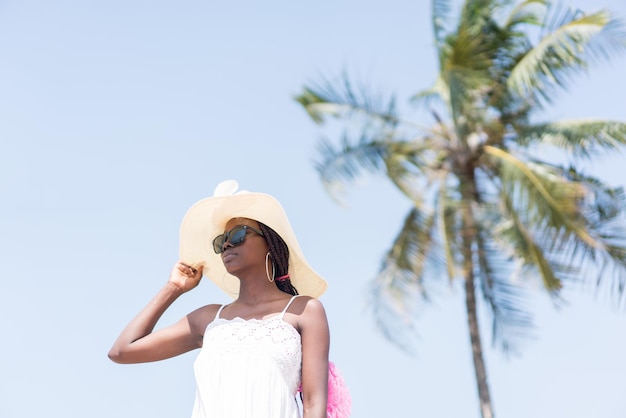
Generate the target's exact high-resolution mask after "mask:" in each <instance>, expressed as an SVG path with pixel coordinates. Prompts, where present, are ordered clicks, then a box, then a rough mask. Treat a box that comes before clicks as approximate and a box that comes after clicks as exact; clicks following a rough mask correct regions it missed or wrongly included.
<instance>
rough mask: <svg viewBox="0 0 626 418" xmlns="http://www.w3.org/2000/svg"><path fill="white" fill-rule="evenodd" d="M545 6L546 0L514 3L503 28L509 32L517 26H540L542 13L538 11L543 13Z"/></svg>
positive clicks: (527, 0) (528, 0)
mask: <svg viewBox="0 0 626 418" xmlns="http://www.w3.org/2000/svg"><path fill="white" fill-rule="evenodd" d="M547 4H548V2H547V1H546V0H525V1H520V2H519V3H516V4H515V6H514V7H513V9H512V10H511V12H510V13H509V15H508V17H507V19H506V21H505V23H504V27H505V28H507V29H508V30H511V29H513V28H515V27H517V26H519V25H533V26H539V25H541V22H542V15H543V13H540V11H543V9H544V6H546V5H547ZM538 6H539V7H538Z"/></svg>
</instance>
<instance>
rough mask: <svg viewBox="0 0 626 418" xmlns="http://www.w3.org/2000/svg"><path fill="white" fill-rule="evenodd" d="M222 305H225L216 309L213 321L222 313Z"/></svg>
mask: <svg viewBox="0 0 626 418" xmlns="http://www.w3.org/2000/svg"><path fill="white" fill-rule="evenodd" d="M224 306H226V305H222V306H220V308H219V309H218V310H217V313H216V314H215V318H213V320H214V321H215V320H216V319H219V317H220V314H221V313H222V309H224Z"/></svg>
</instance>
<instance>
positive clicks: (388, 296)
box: [369, 208, 441, 353]
mask: <svg viewBox="0 0 626 418" xmlns="http://www.w3.org/2000/svg"><path fill="white" fill-rule="evenodd" d="M434 219H435V218H434V216H433V214H428V213H425V212H423V211H421V210H419V209H417V208H413V209H412V210H411V211H410V212H409V214H408V215H407V217H406V218H405V220H404V223H403V226H402V229H401V230H400V233H399V234H398V236H397V237H396V238H395V240H394V243H393V245H392V247H391V249H390V250H389V251H388V253H387V255H386V256H385V259H384V261H383V264H382V267H381V270H380V272H379V274H378V275H377V276H376V278H375V279H374V281H373V282H372V285H371V293H370V302H371V303H369V306H370V307H371V309H372V313H373V315H374V318H375V319H376V323H377V325H378V327H379V329H380V331H381V332H382V333H383V335H384V336H385V337H386V338H387V339H388V340H389V341H391V342H393V343H394V344H396V345H397V346H398V347H400V348H402V349H403V350H405V351H407V352H408V353H412V352H413V350H414V341H415V340H414V339H415V337H416V335H417V334H416V329H417V328H416V325H415V321H416V319H417V318H418V317H419V313H420V311H421V308H422V307H423V305H424V303H425V302H427V301H428V300H429V296H428V292H427V290H426V286H425V283H424V278H425V277H427V276H429V275H430V274H432V273H433V272H434V270H433V269H437V268H440V267H441V265H440V264H439V265H437V264H436V263H435V262H434V260H436V259H437V257H435V258H433V252H434V251H435V248H436V243H435V241H434V237H435V235H434V234H433V228H434V225H435V222H434Z"/></svg>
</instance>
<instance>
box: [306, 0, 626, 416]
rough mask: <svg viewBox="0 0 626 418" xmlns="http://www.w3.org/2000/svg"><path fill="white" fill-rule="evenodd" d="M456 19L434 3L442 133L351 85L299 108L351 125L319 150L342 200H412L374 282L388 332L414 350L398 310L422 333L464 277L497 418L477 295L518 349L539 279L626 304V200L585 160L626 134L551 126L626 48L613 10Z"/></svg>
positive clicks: (540, 1)
mask: <svg viewBox="0 0 626 418" xmlns="http://www.w3.org/2000/svg"><path fill="white" fill-rule="evenodd" d="M450 12H451V10H450V4H449V1H446V0H433V1H432V22H433V30H434V40H435V46H436V53H437V58H438V63H439V74H438V78H437V80H436V81H435V82H434V84H433V85H432V86H431V87H430V88H428V89H426V90H424V91H421V92H420V93H418V94H415V95H414V96H413V97H412V99H411V101H412V102H413V103H414V104H417V105H421V106H427V109H428V111H429V113H428V114H430V115H432V124H429V126H427V127H424V126H422V125H420V124H419V123H417V121H414V120H410V119H406V118H403V117H401V116H400V112H399V111H398V110H397V106H396V101H395V99H394V98H393V97H391V98H389V99H385V100H383V99H380V98H377V97H374V96H373V95H372V94H370V93H368V92H367V89H365V88H355V87H354V86H353V83H352V82H351V81H350V79H349V77H348V76H342V77H341V78H340V81H339V83H335V82H334V81H333V80H331V79H330V78H324V79H322V80H321V81H320V82H319V83H318V84H315V85H310V86H305V87H304V88H303V90H302V92H301V93H300V94H299V95H298V96H297V98H296V99H297V101H298V102H299V103H300V104H301V105H302V106H303V107H304V108H305V109H306V111H307V112H308V114H309V115H310V117H311V118H312V119H313V120H314V121H315V122H317V123H320V124H325V123H327V122H330V121H331V120H334V121H335V123H338V124H339V126H340V127H342V130H343V134H342V135H340V136H341V138H340V139H339V143H338V144H337V145H335V144H334V143H333V142H332V141H330V140H327V139H324V140H322V141H321V143H320V145H321V152H320V159H319V161H318V163H317V170H318V171H319V174H320V175H321V178H322V181H323V183H324V184H325V186H327V188H328V190H329V191H330V192H331V194H334V193H335V192H336V189H335V187H336V186H342V185H343V184H345V183H346V182H350V181H351V180H354V179H355V178H356V177H358V176H360V175H362V174H363V173H364V172H375V173H383V174H384V175H386V176H387V178H388V179H389V180H391V182H392V183H393V185H395V187H397V188H398V189H399V190H400V191H401V193H402V194H403V195H405V196H406V197H407V198H408V199H409V200H410V201H411V202H412V206H411V210H410V211H409V213H408V214H407V216H406V218H405V219H404V221H403V223H402V227H401V230H400V232H399V234H398V235H397V237H396V238H395V241H394V242H393V244H392V246H391V248H390V249H389V251H388V252H387V254H386V256H385V257H384V260H382V265H381V268H380V271H379V272H378V274H377V275H376V277H375V278H374V280H373V283H372V290H373V291H372V292H371V294H372V298H373V306H374V307H375V308H374V316H375V318H376V320H377V323H378V324H379V325H380V328H381V330H382V331H383V333H384V334H385V336H386V337H387V338H389V339H390V340H391V341H393V342H394V343H397V344H398V345H400V346H401V347H403V348H405V349H407V344H406V342H407V341H406V339H405V338H404V337H398V336H397V335H398V334H397V333H396V332H392V330H391V325H390V324H391V322H392V321H388V319H389V318H390V316H389V315H392V316H393V317H396V318H397V317H398V316H400V317H402V319H403V320H404V322H403V323H404V324H405V326H406V327H407V328H406V329H409V330H412V329H414V327H415V318H416V316H415V307H416V306H418V305H419V304H420V303H421V301H422V300H424V298H427V297H428V296H429V292H428V287H429V286H428V283H432V279H437V278H441V277H446V280H448V279H449V280H461V281H462V282H463V287H464V290H465V306H466V311H467V321H468V329H469V337H470V341H471V350H472V355H473V363H474V370H475V378H476V383H477V388H478V395H479V403H480V410H481V415H482V417H483V418H491V417H493V416H494V414H493V409H492V405H491V399H490V394H489V387H488V384H487V371H486V367H485V364H484V360H483V348H482V339H481V335H480V327H479V324H478V318H477V300H479V301H480V300H482V301H484V302H485V304H486V306H487V307H488V312H489V313H490V314H491V315H490V316H491V319H492V327H491V331H492V337H493V340H494V342H496V343H498V344H499V345H500V347H501V348H502V349H504V350H505V351H508V350H512V349H516V348H518V347H519V343H520V342H521V341H522V340H524V339H525V338H526V337H528V336H529V332H528V331H529V330H530V329H531V328H532V316H531V314H530V312H529V310H528V308H527V307H526V306H525V304H524V300H523V295H524V289H525V285H527V284H528V282H540V283H541V284H542V285H543V288H544V289H545V290H546V291H547V292H548V293H549V294H550V295H552V296H553V297H554V299H555V300H558V299H559V296H560V290H561V289H562V287H563V286H564V285H565V284H568V283H571V282H573V281H574V280H578V279H580V278H585V279H588V280H592V281H593V282H592V283H593V285H594V287H596V286H601V285H604V284H607V285H608V287H607V289H609V291H610V295H612V296H613V297H614V300H615V301H616V302H617V303H621V302H622V296H623V295H624V292H623V289H624V285H625V284H626V228H625V224H624V222H623V221H624V218H623V215H624V212H623V209H624V203H625V202H626V200H625V196H624V193H623V191H622V190H621V189H620V188H611V187H609V186H608V185H606V184H604V183H603V182H602V181H601V180H599V179H597V178H594V177H593V176H590V175H587V174H585V173H584V172H583V170H581V169H580V166H579V167H576V165H577V163H579V162H582V161H584V160H585V159H590V158H591V157H593V156H595V155H598V154H599V153H600V152H603V151H610V150H614V149H618V148H621V147H622V146H623V145H625V144H626V124H625V123H621V122H616V121H606V120H559V121H543V120H541V118H540V116H541V111H542V110H543V109H544V108H545V107H546V106H547V105H550V104H551V102H552V100H553V98H554V97H555V96H556V94H557V93H558V92H559V91H561V90H565V89H566V88H567V87H568V82H569V81H570V79H571V76H573V75H575V74H577V73H580V72H582V71H584V70H586V69H587V67H588V65H589V64H591V63H593V62H595V61H598V60H599V59H602V58H607V57H608V56H609V54H610V53H612V52H615V51H617V52H623V51H624V49H625V46H626V43H625V42H624V39H626V38H625V37H624V31H623V30H624V26H622V25H621V24H620V23H619V22H618V21H617V20H616V19H615V18H614V17H612V15H611V14H610V12H608V11H604V10H603V11H598V12H594V13H584V12H581V11H571V10H569V9H567V8H565V7H560V6H558V5H552V4H549V3H548V2H547V1H544V0H522V1H518V2H513V1H511V0H509V1H507V0H465V1H464V3H463V5H462V7H461V9H460V11H459V13H458V21H457V24H456V26H455V27H453V28H447V27H446V26H445V25H444V22H449V21H450V20H449V14H450ZM334 126H335V125H333V127H334ZM551 155H552V156H553V157H554V156H557V155H558V156H559V158H549V157H550V156H551ZM550 160H552V161H550ZM556 160H565V162H563V161H561V162H559V161H556ZM589 278H591V279H589ZM394 331H395V330H394Z"/></svg>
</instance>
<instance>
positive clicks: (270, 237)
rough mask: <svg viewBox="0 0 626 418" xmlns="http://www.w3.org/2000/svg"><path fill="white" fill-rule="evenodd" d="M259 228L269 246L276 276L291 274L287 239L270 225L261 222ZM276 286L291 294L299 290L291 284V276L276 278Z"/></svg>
mask: <svg viewBox="0 0 626 418" xmlns="http://www.w3.org/2000/svg"><path fill="white" fill-rule="evenodd" d="M259 228H260V229H261V231H262V232H263V235H264V236H265V241H267V246H268V247H269V251H270V257H272V262H273V263H274V267H275V269H276V270H275V272H276V273H275V276H276V277H282V276H285V275H287V274H289V247H287V244H285V241H283V239H282V238H281V237H280V235H278V233H277V232H276V231H274V230H273V229H272V228H270V227H269V226H267V225H265V224H263V223H261V222H259ZM274 283H276V286H277V287H278V288H279V289H280V290H282V291H283V292H285V293H289V294H290V295H297V294H298V290H296V288H295V287H294V286H293V285H292V284H291V279H290V278H289V277H287V278H285V279H283V280H275V281H274Z"/></svg>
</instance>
